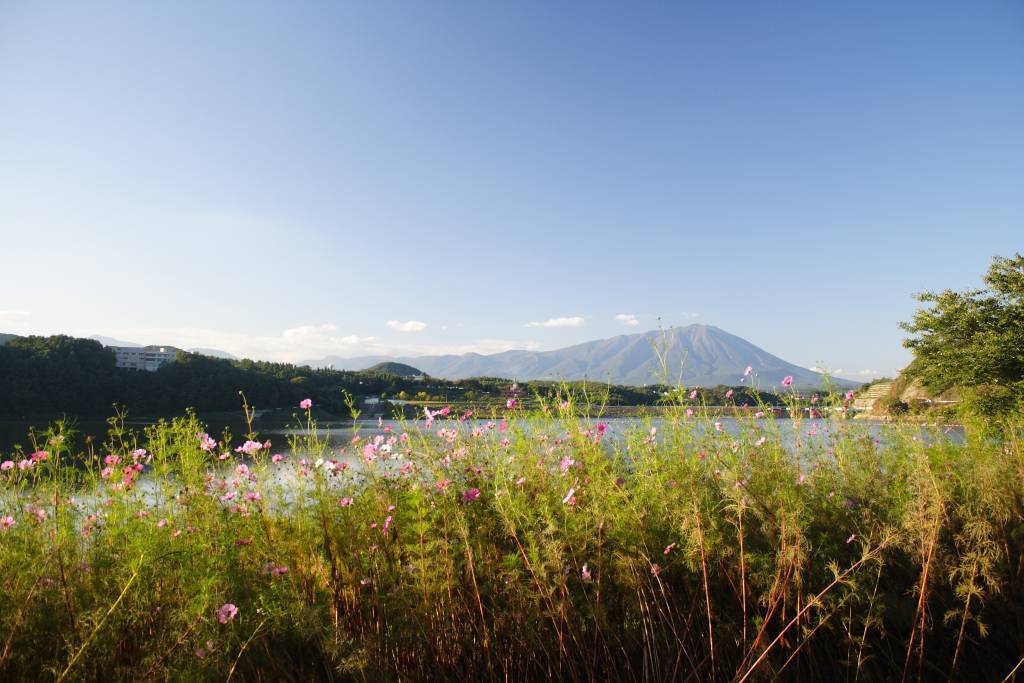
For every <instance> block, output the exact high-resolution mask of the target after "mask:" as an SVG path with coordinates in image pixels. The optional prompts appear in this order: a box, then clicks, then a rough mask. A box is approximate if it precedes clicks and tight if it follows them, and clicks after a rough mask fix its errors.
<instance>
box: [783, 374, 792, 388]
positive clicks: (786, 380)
mask: <svg viewBox="0 0 1024 683" xmlns="http://www.w3.org/2000/svg"><path fill="white" fill-rule="evenodd" d="M792 384H793V375H786V376H785V377H783V378H782V386H784V387H788V386H791V385H792Z"/></svg>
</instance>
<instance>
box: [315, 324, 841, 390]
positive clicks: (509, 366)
mask: <svg viewBox="0 0 1024 683" xmlns="http://www.w3.org/2000/svg"><path fill="white" fill-rule="evenodd" d="M383 362H397V363H405V364H409V365H413V366H415V367H417V368H420V369H421V370H422V371H423V372H425V373H427V374H429V375H431V376H433V377H444V378H447V379H464V378H468V377H481V376H487V377H507V378H509V379H520V380H555V381H558V380H566V381H572V380H581V379H587V380H591V381H596V382H611V383H612V384H631V385H645V384H684V385H687V386H695V385H698V386H716V385H719V384H729V385H735V384H740V383H741V382H749V383H752V384H753V385H754V386H759V387H761V388H762V389H771V388H773V387H778V386H779V385H780V384H781V382H782V379H783V378H784V377H786V376H792V377H793V384H794V386H796V387H798V388H802V389H811V388H818V387H820V386H821V384H822V381H823V376H822V375H821V374H819V373H817V372H814V371H812V370H808V369H807V368H802V367H800V366H798V365H794V364H792V363H788V362H786V361H784V360H782V359H781V358H779V357H778V356H774V355H772V354H770V353H768V352H767V351H765V350H764V349H761V348H759V347H757V346H755V345H754V344H752V343H750V342H748V341H747V340H745V339H742V338H740V337H737V336H736V335H734V334H731V333H730V332H727V331H725V330H723V329H721V328H719V327H715V326H714V325H707V324H704V323H694V324H692V325H686V326H684V327H672V328H667V329H664V330H651V331H648V332H637V333H633V334H621V335H618V336H615V337H610V338H608V339H598V340H594V341H589V342H584V343H582V344H575V345H573V346H569V347H566V348H562V349H556V350H554V351H504V352H502V353H496V354H491V355H480V354H464V355H461V356H455V355H446V356H418V357H414V358H385V357H369V358H350V359H346V358H338V357H333V356H332V357H328V358H324V359H322V360H320V361H308V362H307V363H306V364H308V365H311V366H314V367H323V366H326V365H331V366H333V367H335V368H338V369H348V370H362V369H365V368H367V367H370V366H372V365H374V364H377V363H383ZM747 366H750V367H752V368H753V372H752V374H751V376H750V377H746V376H745V375H744V371H745V370H746V368H747ZM833 384H835V385H836V386H841V387H846V386H854V385H855V382H851V381H849V380H843V379H838V378H834V379H833Z"/></svg>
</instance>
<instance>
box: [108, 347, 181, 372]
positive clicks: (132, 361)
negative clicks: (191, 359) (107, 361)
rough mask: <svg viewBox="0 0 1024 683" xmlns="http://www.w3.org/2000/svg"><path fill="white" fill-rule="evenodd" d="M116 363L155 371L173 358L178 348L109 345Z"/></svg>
mask: <svg viewBox="0 0 1024 683" xmlns="http://www.w3.org/2000/svg"><path fill="white" fill-rule="evenodd" d="M110 348H111V349H113V351H114V357H115V359H116V365H117V367H119V368H128V369H129V370H147V371H149V372H155V371H156V370H158V369H160V368H161V367H163V366H164V365H167V364H168V363H170V362H171V361H173V360H174V357H175V355H177V353H178V351H179V349H176V348H175V347H173V346H111V347H110Z"/></svg>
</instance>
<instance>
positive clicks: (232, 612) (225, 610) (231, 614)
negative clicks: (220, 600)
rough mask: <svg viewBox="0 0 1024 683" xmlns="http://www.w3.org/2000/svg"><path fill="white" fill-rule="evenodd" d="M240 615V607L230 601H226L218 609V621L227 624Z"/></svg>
mask: <svg viewBox="0 0 1024 683" xmlns="http://www.w3.org/2000/svg"><path fill="white" fill-rule="evenodd" d="M236 616H238V608H237V607H235V606H234V605H233V604H231V603H230V602H226V603H224V604H223V605H221V606H220V608H219V609H218V610H217V621H219V622H220V623H222V624H226V623H228V622H229V621H231V620H232V619H234V618H235V617H236Z"/></svg>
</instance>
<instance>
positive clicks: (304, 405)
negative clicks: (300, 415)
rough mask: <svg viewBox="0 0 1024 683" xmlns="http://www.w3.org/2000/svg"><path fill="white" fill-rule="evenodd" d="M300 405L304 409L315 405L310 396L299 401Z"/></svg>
mask: <svg viewBox="0 0 1024 683" xmlns="http://www.w3.org/2000/svg"><path fill="white" fill-rule="evenodd" d="M299 407H300V408H302V409H303V410H309V409H310V408H312V407H313V401H312V400H310V399H308V398H304V399H302V400H301V401H299Z"/></svg>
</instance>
